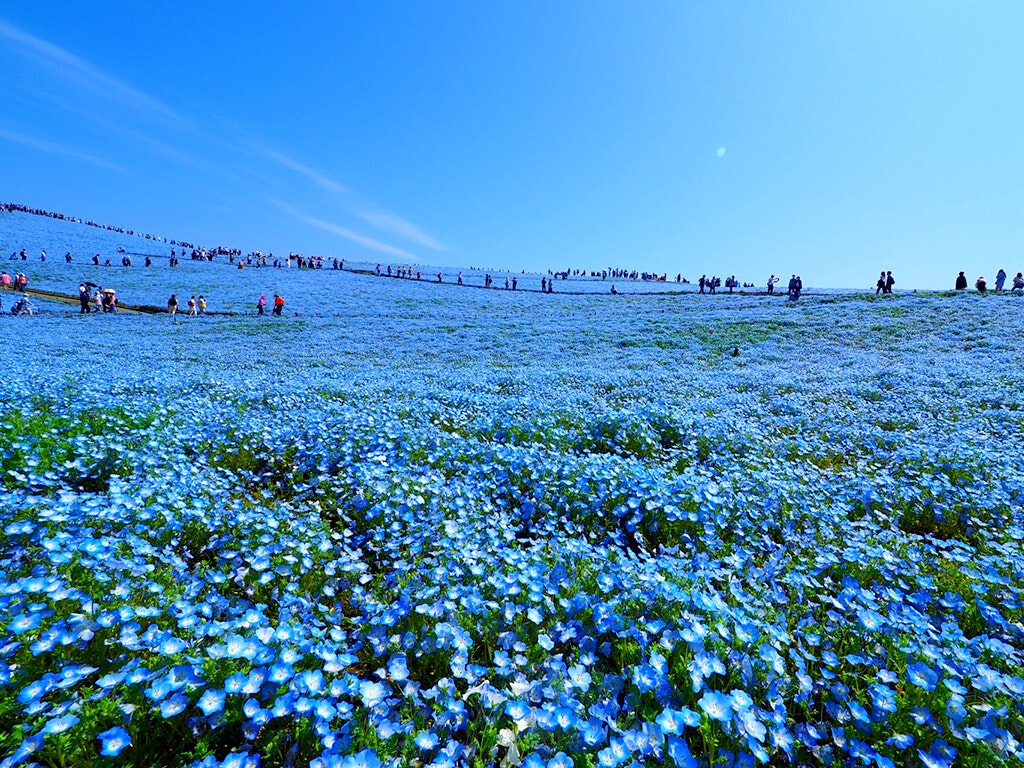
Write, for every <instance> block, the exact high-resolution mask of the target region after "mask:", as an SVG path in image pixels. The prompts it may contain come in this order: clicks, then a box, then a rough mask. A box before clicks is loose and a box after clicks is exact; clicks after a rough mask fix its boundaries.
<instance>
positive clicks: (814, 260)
mask: <svg viewBox="0 0 1024 768" xmlns="http://www.w3.org/2000/svg"><path fill="white" fill-rule="evenodd" d="M1021 40H1024V4H1021V3H1014V2H992V3H983V4H971V3H966V2H965V3H955V4H954V3H933V2H929V3H924V2H921V3H916V2H904V3H888V2H886V3H881V2H880V3H872V2H845V3H840V2H835V3H822V2H787V3H748V2H743V3H740V2H736V3H729V2H723V3H688V2H654V1H650V2H646V1H645V2H636V3H625V2H616V3H611V2H597V1H594V0H587V1H586V2H582V1H581V2H556V3H540V2H529V1H527V2H515V3H512V2H497V3H489V2H488V3H483V2H474V3H468V2H457V1H453V2H446V3H420V2H394V3H365V2H344V3H342V2H309V3H294V4H291V3H288V4H286V3H280V2H274V3H270V2H258V1H257V2H250V3H245V4H241V3H219V2H191V1H190V0H182V2H177V3H139V2H136V1H134V0H132V1H131V2H127V1H125V2H122V1H116V2H111V1H108V2H104V3H96V4H83V3H79V2H46V3H41V2H37V1H34V2H28V1H25V0H13V2H11V1H10V0H8V2H5V3H4V4H3V5H2V6H0V72H2V73H3V78H2V80H0V96H2V100H3V104H4V110H3V112H2V113H0V158H2V162H0V199H4V200H9V201H14V202H19V203H24V204H28V205H35V206H40V207H45V208H48V209H53V210H60V211H65V212H67V213H71V214H75V215H79V216H82V217H86V218H92V219H94V220H97V221H101V222H104V223H112V224H118V225H123V226H126V227H131V228H134V229H137V230H141V231H148V232H152V233H154V234H161V235H164V236H167V237H176V238H189V239H192V240H194V241H196V242H199V243H202V244H204V245H207V246H213V245H217V244H225V245H232V246H238V247H241V248H243V249H245V250H250V249H254V248H260V249H262V250H263V251H264V252H266V251H272V252H274V253H285V252H288V251H298V252H302V253H307V254H323V255H332V256H344V257H347V258H350V259H356V260H361V261H371V262H373V261H381V262H383V263H394V264H400V263H410V262H415V263H423V264H438V265H449V266H485V267H495V268H507V269H516V270H518V269H528V270H530V269H537V270H542V269H548V268H552V269H564V268H570V269H571V268H580V269H583V268H586V269H599V268H601V267H604V266H621V267H628V268H636V269H641V270H650V271H658V272H669V273H670V274H672V275H674V274H675V273H677V272H682V274H683V275H684V276H685V277H688V278H690V279H691V280H695V279H696V278H697V277H699V276H700V274H701V273H707V274H719V275H723V276H725V275H730V274H735V275H736V276H737V277H738V278H739V279H741V280H748V281H754V282H756V283H757V284H759V285H760V284H762V283H763V282H764V280H765V279H766V278H767V276H768V274H769V273H775V274H782V275H784V276H785V277H788V275H789V273H792V272H799V273H801V275H802V276H803V278H804V282H805V284H807V285H813V286H828V287H861V286H863V287H867V286H870V285H873V283H874V280H875V278H876V277H877V273H878V271H879V270H880V269H883V268H884V269H891V270H893V272H894V275H895V276H896V277H897V288H911V287H920V288H933V287H949V286H951V285H952V281H953V278H954V277H955V275H956V273H957V272H958V271H959V270H961V269H963V270H966V272H967V274H968V277H970V278H971V279H972V281H973V279H974V278H975V277H977V276H978V275H980V274H984V275H986V276H988V277H989V278H990V279H991V278H992V277H993V276H994V273H995V271H996V270H997V269H998V268H1000V267H1003V268H1005V269H1006V270H1007V271H1008V272H1010V273H1011V274H1014V273H1016V272H1017V271H1018V270H1022V269H1024V250H1022V248H1021V245H1022V243H1024V219H1022V216H1021V212H1022V210H1024V206H1022V203H1024V191H1022V184H1021V179H1024V152H1022V151H1021V141H1022V137H1024V56H1021V55H1020V41H1021ZM0 226H2V222H0Z"/></svg>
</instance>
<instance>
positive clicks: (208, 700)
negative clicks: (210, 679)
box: [196, 688, 226, 717]
mask: <svg viewBox="0 0 1024 768" xmlns="http://www.w3.org/2000/svg"><path fill="white" fill-rule="evenodd" d="M225 699H226V695H225V693H224V691H222V690H218V689H214V688H208V689H206V690H205V691H204V692H203V695H202V696H200V697H199V701H197V702H196V706H198V707H199V709H201V710H202V712H203V714H204V715H206V716H207V717H209V716H210V715H212V714H214V713H215V712H220V711H221V710H222V709H224V701H225Z"/></svg>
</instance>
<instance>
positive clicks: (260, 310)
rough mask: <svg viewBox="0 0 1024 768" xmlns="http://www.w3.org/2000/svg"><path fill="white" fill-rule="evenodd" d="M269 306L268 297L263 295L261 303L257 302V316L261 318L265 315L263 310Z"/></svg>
mask: <svg viewBox="0 0 1024 768" xmlns="http://www.w3.org/2000/svg"><path fill="white" fill-rule="evenodd" d="M266 306H267V295H266V294H261V295H260V298H259V301H257V302H256V316H257V317H261V316H262V315H263V309H264V308H265V307H266Z"/></svg>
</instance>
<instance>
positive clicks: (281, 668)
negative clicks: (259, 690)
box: [267, 662, 295, 683]
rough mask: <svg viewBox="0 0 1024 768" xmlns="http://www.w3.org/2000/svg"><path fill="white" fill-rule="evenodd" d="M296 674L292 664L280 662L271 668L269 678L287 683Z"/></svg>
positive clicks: (271, 680) (276, 681) (273, 681)
mask: <svg viewBox="0 0 1024 768" xmlns="http://www.w3.org/2000/svg"><path fill="white" fill-rule="evenodd" d="M294 676H295V671H294V670H293V669H292V666H291V664H285V663H284V662H278V663H276V664H274V665H273V666H272V667H271V668H270V671H269V673H268V675H267V679H268V680H269V681H270V682H272V683H287V682H288V681H289V680H291V679H292V677H294Z"/></svg>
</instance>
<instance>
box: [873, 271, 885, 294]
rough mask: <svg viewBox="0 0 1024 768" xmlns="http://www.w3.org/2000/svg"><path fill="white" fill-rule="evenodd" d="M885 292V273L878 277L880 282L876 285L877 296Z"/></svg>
mask: <svg viewBox="0 0 1024 768" xmlns="http://www.w3.org/2000/svg"><path fill="white" fill-rule="evenodd" d="M884 291H885V272H884V271H883V272H882V274H880V275H879V276H878V282H876V283H875V296H877V295H878V294H880V293H883V292H884Z"/></svg>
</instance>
